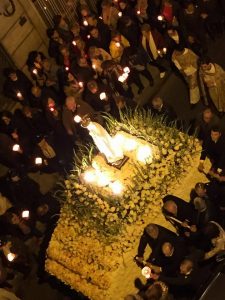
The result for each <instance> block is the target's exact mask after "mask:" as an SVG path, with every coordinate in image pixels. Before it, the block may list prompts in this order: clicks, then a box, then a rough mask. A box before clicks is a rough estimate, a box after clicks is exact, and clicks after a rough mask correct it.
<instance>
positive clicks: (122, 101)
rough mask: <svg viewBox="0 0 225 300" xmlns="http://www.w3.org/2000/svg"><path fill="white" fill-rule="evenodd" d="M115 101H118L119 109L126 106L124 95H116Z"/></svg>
mask: <svg viewBox="0 0 225 300" xmlns="http://www.w3.org/2000/svg"><path fill="white" fill-rule="evenodd" d="M115 102H116V106H117V108H118V109H123V108H124V107H126V101H125V99H124V98H123V97H121V96H120V97H116V98H115Z"/></svg>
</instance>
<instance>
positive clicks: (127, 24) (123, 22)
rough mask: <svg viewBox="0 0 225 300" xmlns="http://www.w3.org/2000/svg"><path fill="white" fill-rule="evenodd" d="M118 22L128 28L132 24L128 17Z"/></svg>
mask: <svg viewBox="0 0 225 300" xmlns="http://www.w3.org/2000/svg"><path fill="white" fill-rule="evenodd" d="M120 21H121V24H123V25H124V26H125V27H129V26H130V25H131V24H132V19H131V18H130V17H128V16H123V17H122V18H121V20H120Z"/></svg>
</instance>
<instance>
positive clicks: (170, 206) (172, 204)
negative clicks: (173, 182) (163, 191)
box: [163, 200, 177, 216]
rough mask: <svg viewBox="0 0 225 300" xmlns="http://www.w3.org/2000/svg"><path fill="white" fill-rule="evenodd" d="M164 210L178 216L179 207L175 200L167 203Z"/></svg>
mask: <svg viewBox="0 0 225 300" xmlns="http://www.w3.org/2000/svg"><path fill="white" fill-rule="evenodd" d="M163 209H164V210H165V211H166V212H168V213H170V214H172V215H173V216H176V215H177V205H176V203H175V202H174V201H173V200H168V201H166V202H165V203H164V205H163Z"/></svg>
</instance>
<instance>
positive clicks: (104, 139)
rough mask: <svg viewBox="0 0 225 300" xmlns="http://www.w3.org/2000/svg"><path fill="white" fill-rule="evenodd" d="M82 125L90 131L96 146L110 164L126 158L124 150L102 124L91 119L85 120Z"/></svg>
mask: <svg viewBox="0 0 225 300" xmlns="http://www.w3.org/2000/svg"><path fill="white" fill-rule="evenodd" d="M81 125H82V127H85V128H87V129H88V131H89V134H90V136H91V137H92V138H93V141H94V143H95V145H96V146H97V148H98V150H99V151H100V152H101V153H102V154H104V155H105V157H106V160H107V161H108V163H111V164H112V163H115V162H117V161H119V160H121V159H123V158H124V155H123V151H122V149H120V147H118V145H117V144H116V142H115V140H114V139H113V138H112V137H111V136H110V135H109V134H108V132H107V131H106V130H105V129H104V128H103V127H102V126H101V125H100V124H98V123H96V122H92V121H91V120H90V119H83V120H82V121H81Z"/></svg>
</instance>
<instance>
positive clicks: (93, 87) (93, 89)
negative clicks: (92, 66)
mask: <svg viewBox="0 0 225 300" xmlns="http://www.w3.org/2000/svg"><path fill="white" fill-rule="evenodd" d="M87 88H88V89H89V91H91V93H92V94H95V93H97V91H98V84H97V82H96V81H95V80H90V81H88V83H87Z"/></svg>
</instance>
